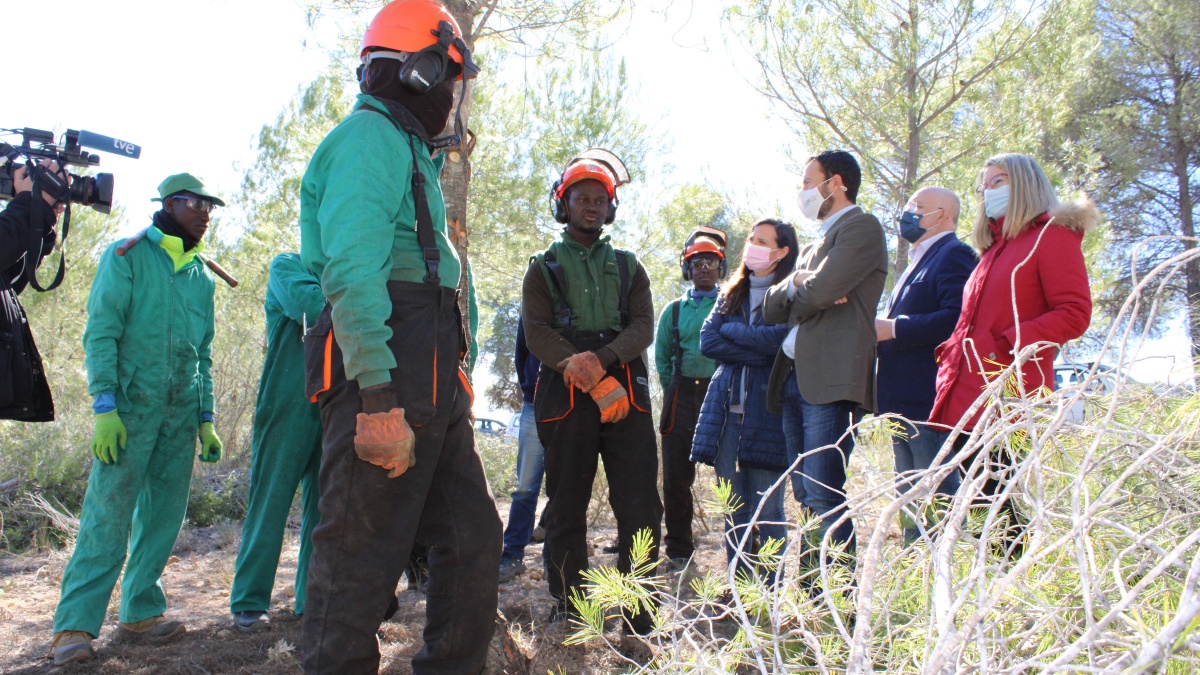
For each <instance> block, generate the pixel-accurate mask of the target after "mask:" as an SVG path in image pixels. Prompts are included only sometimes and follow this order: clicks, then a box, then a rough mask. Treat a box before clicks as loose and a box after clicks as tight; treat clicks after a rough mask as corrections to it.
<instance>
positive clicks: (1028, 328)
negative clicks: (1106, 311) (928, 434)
mask: <svg viewBox="0 0 1200 675" xmlns="http://www.w3.org/2000/svg"><path fill="white" fill-rule="evenodd" d="M1051 216H1053V218H1054V222H1053V223H1051V224H1049V225H1047V222H1048V221H1049V220H1050V218H1051ZM1098 219H1099V212H1098V211H1097V210H1096V206H1095V205H1094V204H1092V203H1091V202H1078V203H1074V204H1065V205H1062V206H1059V207H1056V208H1055V209H1054V210H1053V211H1051V212H1047V213H1043V214H1042V215H1040V216H1038V217H1037V218H1036V219H1034V221H1033V223H1032V224H1030V225H1029V226H1028V227H1026V228H1025V229H1024V230H1023V231H1022V232H1021V233H1020V234H1018V235H1017V236H1016V237H1013V238H1012V239H1005V238H1003V237H1002V236H1001V235H1000V229H1001V226H1002V225H1003V222H1004V219H1003V218H1001V219H1000V220H999V221H997V222H995V223H993V224H992V235H993V237H994V241H995V243H994V244H992V246H991V248H989V249H988V250H986V251H984V253H983V256H982V257H981V258H980V260H979V266H978V267H976V268H975V271H974V272H973V273H972V274H971V277H970V278H969V279H968V280H967V285H966V287H965V288H964V289H963V305H962V314H961V315H959V317H958V324H957V325H955V327H954V332H953V333H952V334H951V335H950V339H949V340H947V341H946V342H943V343H942V344H941V346H939V347H938V350H937V358H938V374H937V398H936V399H935V400H934V403H933V411H932V412H931V413H930V415H929V421H930V422H934V423H937V424H944V425H946V426H950V427H953V426H955V425H957V424H958V422H959V420H961V419H962V417H963V415H965V414H966V412H967V410H968V409H969V408H970V407H971V405H972V404H974V403H975V400H976V399H977V398H979V395H980V394H981V393H982V392H983V390H984V388H986V386H987V384H988V382H990V381H991V380H992V379H993V378H994V377H995V374H994V373H996V372H997V371H1000V370H1002V369H1003V368H1005V367H1007V366H1009V365H1012V362H1013V354H1012V352H1013V351H1015V350H1014V347H1017V346H1026V345H1030V344H1033V343H1035V342H1048V343H1051V344H1052V345H1055V346H1054V347H1051V346H1047V347H1045V348H1043V349H1041V350H1040V351H1039V352H1038V354H1037V356H1035V357H1034V358H1033V359H1030V360H1029V361H1027V362H1026V363H1025V365H1024V366H1022V368H1021V376H1022V379H1023V381H1024V387H1025V389H1024V391H1025V392H1026V394H1031V393H1033V392H1035V391H1037V390H1038V389H1039V388H1041V387H1045V388H1047V389H1053V388H1054V357H1055V355H1056V354H1057V353H1058V349H1057V346H1058V345H1061V344H1063V343H1064V342H1066V341H1067V340H1072V339H1074V338H1077V337H1079V336H1080V335H1083V333H1084V331H1086V330H1087V327H1088V324H1089V323H1091V318H1092V294H1091V289H1090V288H1089V286H1088V277H1087V267H1086V265H1085V264H1084V260H1083V250H1082V248H1081V243H1082V241H1083V235H1084V233H1085V232H1086V231H1087V230H1088V229H1090V228H1091V227H1093V226H1094V225H1095V224H1096V221H1097V220H1098ZM1026 258H1028V260H1027V261H1026ZM1018 267H1020V269H1019V270H1018V271H1017V272H1016V278H1015V280H1014V278H1013V270H1014V269H1017V268H1018ZM1014 297H1015V299H1016V314H1015V315H1014V313H1013V299H1014ZM1018 328H1019V329H1020V334H1019V335H1018ZM968 338H969V339H968ZM989 361H991V362H994V363H989ZM980 362H982V370H983V371H986V372H988V373H993V375H990V376H986V377H985V375H984V374H983V373H982V372H980V370H981V368H980ZM980 412H982V411H980ZM978 421H979V412H977V413H976V414H975V415H974V416H973V417H972V418H971V419H970V420H969V421H968V422H967V424H966V425H965V428H966V429H968V430H970V429H974V428H975V424H976V423H977V422H978Z"/></svg>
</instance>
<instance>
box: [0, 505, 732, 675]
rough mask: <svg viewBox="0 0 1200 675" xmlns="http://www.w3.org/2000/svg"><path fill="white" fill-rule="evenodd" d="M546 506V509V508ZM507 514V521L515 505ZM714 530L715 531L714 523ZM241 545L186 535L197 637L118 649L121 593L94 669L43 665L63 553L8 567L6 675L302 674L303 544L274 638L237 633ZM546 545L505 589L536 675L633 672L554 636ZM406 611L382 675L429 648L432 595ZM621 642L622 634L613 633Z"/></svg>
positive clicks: (409, 599)
mask: <svg viewBox="0 0 1200 675" xmlns="http://www.w3.org/2000/svg"><path fill="white" fill-rule="evenodd" d="M543 505H544V500H543ZM497 506H498V507H499V509H500V513H501V515H502V517H503V518H505V519H507V516H508V502H507V501H503V502H499V503H498V504H497ZM597 520H598V522H596V523H595V524H594V526H593V527H592V529H591V530H590V532H589V538H590V541H591V542H592V543H593V546H594V549H593V556H592V564H593V565H601V564H615V562H616V560H615V559H616V556H615V555H611V554H610V555H606V554H604V553H603V552H602V549H603V547H604V546H605V545H607V544H610V543H612V542H613V541H615V538H616V535H615V528H614V527H613V525H612V523H611V522H605V520H604V517H603V516H598V518H597ZM710 520H711V521H712V522H709V521H710ZM713 523H715V519H705V518H704V517H703V516H698V518H697V522H696V523H695V530H696V533H697V535H698V541H697V546H698V548H699V552H698V554H697V559H696V561H695V562H696V564H697V565H698V567H699V568H700V569H701V570H702V571H703V570H708V569H717V568H718V567H719V566H721V565H722V563H723V562H724V554H723V552H722V550H721V549H720V541H721V540H720V537H719V536H718V535H717V534H716V533H714V532H712V531H711V527H712V524H713ZM239 538H240V527H239V526H235V525H229V526H222V527H215V528H203V529H198V530H196V529H188V530H185V531H184V532H183V533H181V535H180V538H179V541H178V542H177V545H176V548H175V554H174V556H173V557H172V559H171V562H170V564H168V566H167V569H166V571H165V572H164V574H163V579H162V581H163V587H164V588H165V589H166V591H167V595H168V602H169V604H170V609H168V612H167V616H168V617H171V618H175V619H179V620H182V621H183V622H184V623H185V624H186V626H187V629H188V632H187V633H186V634H185V635H183V636H182V637H180V638H179V639H176V640H174V641H172V642H170V643H167V644H163V645H157V646H144V645H135V644H121V643H117V642H115V641H114V640H113V637H114V635H115V630H116V622H117V606H118V603H119V600H120V598H119V587H118V591H117V592H116V593H114V595H113V598H112V602H111V603H110V605H109V616H108V618H107V621H106V622H105V626H104V628H103V630H102V632H101V635H100V637H99V639H98V640H96V642H95V643H94V646H95V647H96V651H97V658H96V659H95V660H94V661H91V662H88V663H85V664H82V665H79V666H74V667H67V668H54V667H53V666H52V665H51V664H50V661H48V660H47V659H46V658H45V656H46V652H47V650H48V648H49V644H50V639H51V636H52V631H53V616H54V606H55V603H56V602H57V600H58V595H59V585H60V583H61V581H62V571H63V568H64V566H65V565H66V557H65V555H63V554H61V553H59V554H46V555H40V556H15V555H6V556H3V557H0V672H3V673H22V674H33V673H51V672H53V673H76V672H78V673H85V672H86V673H134V674H142V673H145V674H149V673H263V674H274V673H297V672H300V670H299V666H298V660H299V640H300V623H301V622H300V619H299V618H298V617H296V616H295V615H294V614H293V613H292V610H291V606H292V603H291V600H292V598H291V596H292V593H293V590H292V582H293V579H294V575H295V569H296V554H297V550H298V542H297V541H296V537H295V534H294V530H289V535H288V537H287V541H285V545H284V550H283V558H282V560H281V561H280V566H279V574H278V576H277V578H276V582H275V589H274V595H273V597H272V605H271V608H270V618H271V623H272V627H271V630H270V631H269V632H265V633H257V634H243V633H241V632H239V631H237V630H235V629H233V628H232V626H231V617H230V614H229V589H230V586H231V584H232V581H233V572H234V561H235V559H236V556H237V546H238V542H239ZM541 556H542V545H541V544H531V545H530V546H529V547H527V548H526V549H525V564H526V566H527V567H528V570H527V571H526V572H525V573H523V574H521V575H519V576H517V577H516V578H515V579H513V580H512V581H510V582H508V583H506V584H501V588H500V599H499V607H500V609H501V611H502V612H503V613H504V615H505V617H506V618H507V619H508V620H509V622H510V634H511V635H512V636H513V638H514V640H515V642H516V644H517V646H518V647H519V648H520V651H521V652H522V653H523V654H524V656H525V657H526V658H528V659H529V660H530V663H529V669H528V671H527V672H528V673H539V674H540V673H547V672H548V671H549V672H553V673H556V674H557V673H565V674H571V675H576V674H578V675H598V674H599V673H614V672H621V671H623V670H624V668H623V667H622V665H621V664H622V661H621V659H620V658H618V657H617V656H616V655H615V654H614V653H613V652H612V651H611V650H610V649H609V648H607V647H605V646H603V645H599V646H573V647H565V646H563V645H562V640H563V639H564V637H565V631H564V629H563V628H562V624H556V625H555V626H548V625H547V623H546V619H547V617H548V614H549V612H550V608H551V606H552V604H553V600H552V598H551V596H550V594H549V593H548V592H547V590H546V584H545V582H544V581H543V580H542V564H541ZM400 589H401V591H402V592H400V594H399V598H400V601H401V607H400V611H399V612H398V613H397V614H396V616H395V617H394V618H393V619H392V621H390V622H388V623H385V624H384V625H383V626H382V628H381V629H380V643H381V647H382V654H383V660H382V664H381V668H380V672H382V673H396V674H405V673H410V672H411V667H410V659H411V658H412V656H413V655H414V654H416V653H417V652H418V651H419V650H420V648H421V644H422V641H421V628H422V625H423V620H424V611H425V602H424V597H423V596H422V595H421V594H420V593H419V592H416V591H411V590H405V582H404V581H401V582H400ZM610 637H612V641H613V642H616V641H617V640H618V639H619V631H613V632H612V634H611V635H610Z"/></svg>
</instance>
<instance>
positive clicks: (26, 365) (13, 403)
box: [0, 160, 63, 422]
mask: <svg viewBox="0 0 1200 675" xmlns="http://www.w3.org/2000/svg"><path fill="white" fill-rule="evenodd" d="M41 164H42V166H45V167H47V168H48V169H50V170H51V171H53V172H57V171H58V170H59V169H58V163H57V162H52V161H49V160H44V161H42V163H41ZM13 178H14V181H13V195H14V197H13V199H12V201H10V202H9V203H8V206H7V207H6V208H5V209H4V210H3V211H0V419H12V420H20V421H22V422H49V421H52V420H53V419H54V402H53V400H52V399H51V398H50V386H49V384H48V383H47V381H46V373H45V371H44V370H43V368H42V357H41V356H40V355H39V354H38V351H37V346H36V345H34V343H33V332H32V331H30V329H29V320H28V319H27V318H26V317H25V310H24V309H22V307H21V303H20V301H19V300H18V299H17V296H18V295H19V294H20V293H21V291H23V290H25V286H26V284H27V283H28V277H27V276H26V271H25V268H26V265H33V266H34V269H36V268H37V266H38V265H39V264H40V263H41V262H42V258H44V257H45V256H47V255H49V254H50V251H52V250H54V244H55V242H56V241H57V240H58V233H57V232H56V231H55V229H54V225H55V222H56V221H57V220H58V215H59V214H60V213H62V208H63V207H62V206H61V205H56V202H55V200H54V198H53V197H51V196H50V195H49V194H47V193H43V194H42V197H43V198H44V199H45V200H46V203H47V204H48V205H49V207H50V208H36V206H37V205H36V204H35V203H34V196H33V179H32V177H31V176H30V175H29V171H28V170H27V169H26V167H18V168H17V169H16V170H15V171H14V172H13ZM35 219H36V222H35ZM38 232H40V233H41V245H42V246H41V252H40V254H39V256H38V259H37V260H29V259H28V257H29V256H28V252H29V250H30V249H31V248H34V247H35V246H33V247H31V243H32V242H35V241H36V239H37V236H38V235H37V233H38Z"/></svg>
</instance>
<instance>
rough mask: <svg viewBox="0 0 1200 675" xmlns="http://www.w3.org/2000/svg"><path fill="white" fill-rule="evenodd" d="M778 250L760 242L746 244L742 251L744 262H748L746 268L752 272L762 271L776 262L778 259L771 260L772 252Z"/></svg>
mask: <svg viewBox="0 0 1200 675" xmlns="http://www.w3.org/2000/svg"><path fill="white" fill-rule="evenodd" d="M778 250H779V249H777V248H767V247H766V246H759V245H758V244H746V248H745V249H744V250H743V251H742V262H744V263H746V268H747V269H749V270H750V271H751V272H761V271H763V270H765V269H767V268H768V267H770V266H771V265H773V264H775V262H776V261H774V260H771V254H772V253H774V252H775V251H778Z"/></svg>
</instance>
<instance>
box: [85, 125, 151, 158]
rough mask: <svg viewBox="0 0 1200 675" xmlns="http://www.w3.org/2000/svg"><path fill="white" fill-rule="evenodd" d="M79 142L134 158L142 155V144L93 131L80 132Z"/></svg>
mask: <svg viewBox="0 0 1200 675" xmlns="http://www.w3.org/2000/svg"><path fill="white" fill-rule="evenodd" d="M79 144H80V145H82V146H84V147H88V148H92V149H93V150H104V151H105V152H112V153H116V154H118V155H125V156H126V157H132V158H133V159H137V158H139V157H141V156H142V146H140V145H134V144H133V143H130V142H129V141H122V140H119V139H116V138H112V137H110V136H102V135H100V134H97V133H93V132H91V131H80V132H79Z"/></svg>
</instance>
